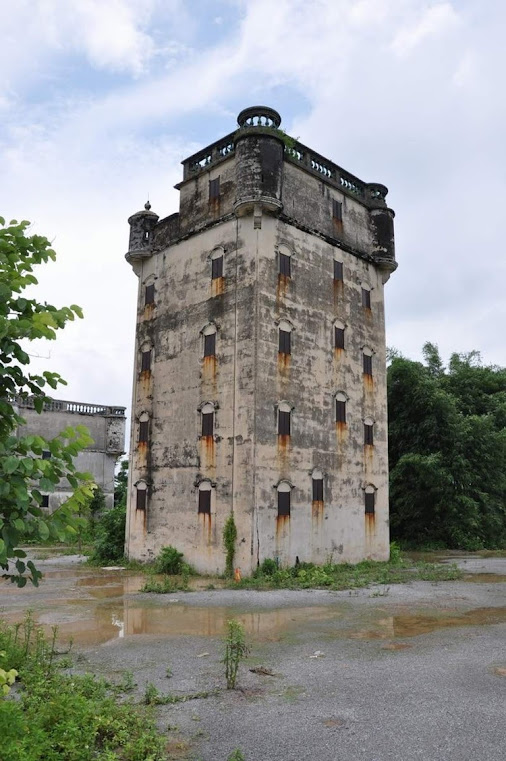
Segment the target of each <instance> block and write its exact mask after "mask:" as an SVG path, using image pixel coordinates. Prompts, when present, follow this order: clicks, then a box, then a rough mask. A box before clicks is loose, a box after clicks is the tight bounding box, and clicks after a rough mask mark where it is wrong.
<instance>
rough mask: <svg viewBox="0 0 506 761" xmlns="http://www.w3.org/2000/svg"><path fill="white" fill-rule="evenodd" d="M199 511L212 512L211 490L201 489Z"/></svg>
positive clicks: (208, 513)
mask: <svg viewBox="0 0 506 761" xmlns="http://www.w3.org/2000/svg"><path fill="white" fill-rule="evenodd" d="M199 513H206V514H207V515H210V514H211V490H210V489H208V490H204V489H201V490H200V491H199Z"/></svg>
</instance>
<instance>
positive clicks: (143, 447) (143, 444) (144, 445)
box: [137, 441, 148, 468]
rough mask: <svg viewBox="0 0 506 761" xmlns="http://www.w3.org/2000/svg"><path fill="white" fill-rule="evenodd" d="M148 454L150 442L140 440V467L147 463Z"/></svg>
mask: <svg viewBox="0 0 506 761" xmlns="http://www.w3.org/2000/svg"><path fill="white" fill-rule="evenodd" d="M147 456H148V442H147V441H139V443H138V444H137V462H138V467H140V468H142V467H145V466H146V465H147Z"/></svg>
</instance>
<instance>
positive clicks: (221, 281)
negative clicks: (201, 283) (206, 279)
mask: <svg viewBox="0 0 506 761" xmlns="http://www.w3.org/2000/svg"><path fill="white" fill-rule="evenodd" d="M222 293H225V278H224V277H215V278H213V280H211V296H221V294H222Z"/></svg>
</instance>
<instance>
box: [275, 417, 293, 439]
mask: <svg viewBox="0 0 506 761" xmlns="http://www.w3.org/2000/svg"><path fill="white" fill-rule="evenodd" d="M290 415H291V413H290V412H281V411H280V412H279V414H278V433H279V435H280V436H290V427H291V426H290Z"/></svg>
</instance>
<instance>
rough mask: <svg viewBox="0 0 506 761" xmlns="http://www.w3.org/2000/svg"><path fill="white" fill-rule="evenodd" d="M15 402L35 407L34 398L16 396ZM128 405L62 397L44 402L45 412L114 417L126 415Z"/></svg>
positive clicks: (19, 405)
mask: <svg viewBox="0 0 506 761" xmlns="http://www.w3.org/2000/svg"><path fill="white" fill-rule="evenodd" d="M15 403H16V404H17V406H18V407H19V408H22V409H28V410H33V409H35V406H34V403H33V398H32V397H30V396H29V397H27V398H26V399H25V398H23V397H21V396H19V397H16V400H15ZM125 410H126V407H108V406H104V405H101V404H88V403H86V402H66V401H63V400H62V399H51V401H49V402H46V403H45V404H44V412H75V413H77V414H79V415H104V416H107V417H109V416H112V417H125Z"/></svg>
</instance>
